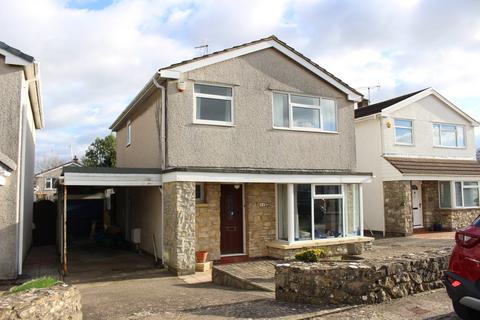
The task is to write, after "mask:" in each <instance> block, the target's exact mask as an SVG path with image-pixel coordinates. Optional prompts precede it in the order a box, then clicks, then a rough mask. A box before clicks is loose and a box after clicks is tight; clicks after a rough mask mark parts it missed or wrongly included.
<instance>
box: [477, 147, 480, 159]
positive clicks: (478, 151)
mask: <svg viewBox="0 0 480 320" xmlns="http://www.w3.org/2000/svg"><path fill="white" fill-rule="evenodd" d="M477 161H478V162H480V148H478V149H477Z"/></svg>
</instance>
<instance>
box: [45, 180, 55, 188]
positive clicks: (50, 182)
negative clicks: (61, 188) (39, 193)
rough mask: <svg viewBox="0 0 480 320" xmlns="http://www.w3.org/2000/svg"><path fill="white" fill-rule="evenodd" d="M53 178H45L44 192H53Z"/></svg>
mask: <svg viewBox="0 0 480 320" xmlns="http://www.w3.org/2000/svg"><path fill="white" fill-rule="evenodd" d="M55 182H56V179H55V178H45V190H53V189H54V187H55Z"/></svg>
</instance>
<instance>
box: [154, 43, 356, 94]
mask: <svg viewBox="0 0 480 320" xmlns="http://www.w3.org/2000/svg"><path fill="white" fill-rule="evenodd" d="M268 40H273V41H275V42H277V43H279V44H281V45H282V46H284V47H285V48H287V49H288V50H290V51H292V52H293V53H295V54H297V55H299V56H300V57H301V58H302V59H304V60H306V61H308V62H309V63H311V64H312V65H314V66H315V67H317V68H318V69H320V70H321V71H323V72H324V73H326V74H327V75H329V76H330V77H332V78H333V79H335V80H336V81H338V82H340V83H341V84H342V85H344V86H345V87H347V88H348V89H349V90H351V91H353V92H355V93H356V94H358V95H360V96H363V94H362V93H360V92H358V91H357V90H355V89H354V88H352V87H350V86H349V85H348V84H347V83H345V82H344V81H343V80H342V79H340V78H338V77H336V76H334V75H333V74H332V73H331V72H329V71H327V70H326V69H325V68H322V67H321V66H319V65H318V64H317V63H315V62H313V61H312V60H310V59H309V58H307V57H306V56H304V55H303V54H301V53H300V52H298V51H297V50H295V49H294V48H293V47H291V46H289V45H288V44H287V43H285V42H283V41H282V40H280V39H278V38H277V37H276V36H274V35H271V36H269V37H266V38H262V39H258V40H255V41H251V42H247V43H244V44H240V45H236V46H233V47H230V48H227V49H223V50H219V51H216V52H212V53H210V54H206V55H203V56H200V57H196V58H193V59H189V60H184V61H182V62H178V63H174V64H172V65H170V66H168V67H165V68H160V69H159V71H161V70H165V69H172V68H176V67H179V66H182V65H186V64H188V63H192V62H196V61H199V60H204V59H207V58H211V57H213V56H217V55H220V54H223V53H227V52H230V51H234V50H237V49H241V48H245V47H248V46H251V45H254V44H257V43H260V42H264V41H268Z"/></svg>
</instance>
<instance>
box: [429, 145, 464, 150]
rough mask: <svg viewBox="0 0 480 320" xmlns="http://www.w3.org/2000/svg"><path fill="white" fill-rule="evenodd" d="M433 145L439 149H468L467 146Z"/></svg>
mask: <svg viewBox="0 0 480 320" xmlns="http://www.w3.org/2000/svg"><path fill="white" fill-rule="evenodd" d="M433 147H434V148H439V149H454V150H459V149H460V150H461V149H467V147H447V146H433Z"/></svg>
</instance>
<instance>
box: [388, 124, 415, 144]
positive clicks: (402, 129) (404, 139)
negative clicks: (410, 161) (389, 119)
mask: <svg viewBox="0 0 480 320" xmlns="http://www.w3.org/2000/svg"><path fill="white" fill-rule="evenodd" d="M393 122H394V126H395V144H398V145H407V146H411V145H413V121H412V120H409V119H394V121H393Z"/></svg>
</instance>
